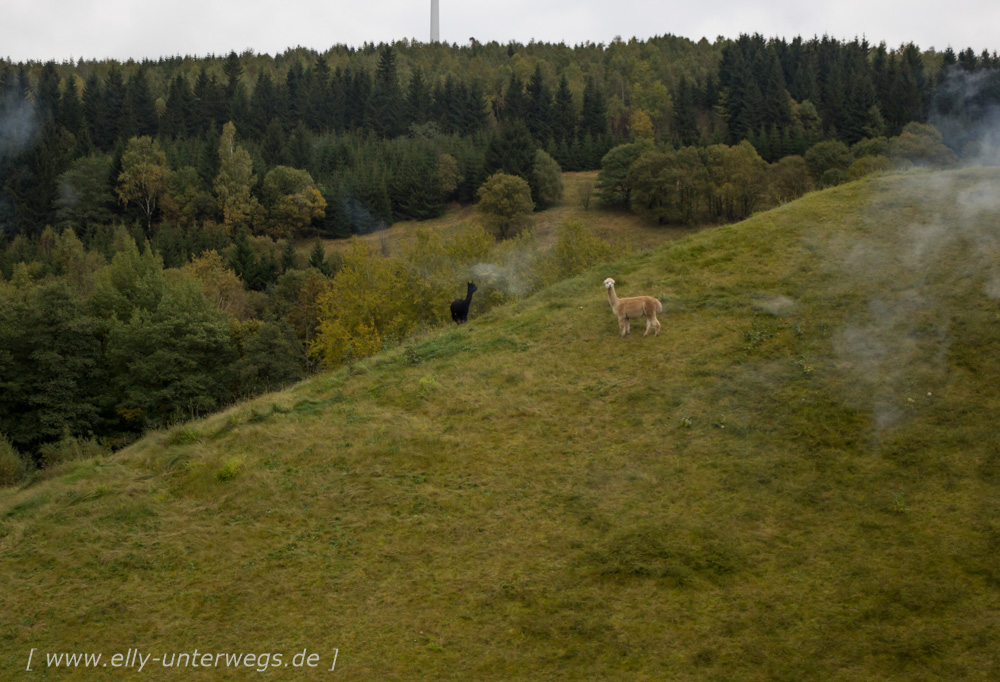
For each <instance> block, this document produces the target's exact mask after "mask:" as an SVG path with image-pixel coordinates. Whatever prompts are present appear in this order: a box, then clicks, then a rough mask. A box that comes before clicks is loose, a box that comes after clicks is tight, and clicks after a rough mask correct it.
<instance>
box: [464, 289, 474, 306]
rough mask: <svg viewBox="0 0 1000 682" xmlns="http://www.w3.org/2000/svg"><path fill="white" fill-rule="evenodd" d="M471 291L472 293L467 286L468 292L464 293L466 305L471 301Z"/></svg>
mask: <svg viewBox="0 0 1000 682" xmlns="http://www.w3.org/2000/svg"><path fill="white" fill-rule="evenodd" d="M472 293H473V292H472V287H469V293H467V294H466V295H465V303H466V305H468V304H469V303H472Z"/></svg>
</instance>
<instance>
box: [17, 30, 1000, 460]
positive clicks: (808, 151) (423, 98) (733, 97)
mask: <svg viewBox="0 0 1000 682" xmlns="http://www.w3.org/2000/svg"><path fill="white" fill-rule="evenodd" d="M998 104H1000V58H998V56H997V55H996V54H992V55H991V54H989V53H986V52H984V53H981V54H980V53H977V52H975V51H974V50H973V49H971V48H967V49H963V50H962V51H959V52H955V51H954V50H952V49H951V48H949V49H947V50H945V51H943V52H934V51H921V50H920V48H918V47H917V46H915V45H912V44H908V45H903V46H900V47H898V48H888V47H887V46H885V45H884V44H882V45H878V46H873V45H870V44H868V43H866V42H864V41H862V40H857V39H856V40H852V41H850V42H844V41H838V40H834V39H831V38H829V37H822V38H813V39H809V40H806V39H802V38H795V39H793V40H791V41H788V40H784V39H765V38H763V37H762V36H760V35H752V36H751V35H742V36H740V37H739V38H737V39H735V40H723V39H719V40H717V41H716V42H714V43H710V42H708V41H707V40H704V39H703V40H701V41H699V42H693V41H690V40H687V39H684V38H679V37H673V36H663V37H658V38H653V39H650V40H647V41H638V40H630V41H621V40H616V41H614V42H612V43H611V44H607V45H604V44H583V45H576V46H573V47H570V46H567V45H565V44H545V43H530V44H527V45H524V44H518V43H510V44H505V45H501V44H498V43H496V42H492V43H479V42H476V41H474V40H472V41H470V42H469V43H468V44H465V45H462V46H458V45H448V44H425V43H416V42H412V43H411V42H409V41H401V42H397V43H394V44H392V45H373V44H365V45H364V46H362V47H360V48H352V47H346V46H335V47H333V48H331V49H329V50H327V51H326V52H323V53H317V52H315V51H312V50H306V49H303V48H298V49H291V50H288V51H286V52H284V53H283V54H280V55H277V56H269V55H259V54H254V53H252V52H245V53H244V54H236V53H235V52H233V53H230V54H229V55H227V56H207V57H164V58H161V59H159V60H156V61H148V60H147V61H142V62H133V61H129V62H126V63H118V62H114V61H82V60H81V61H79V62H69V63H58V64H57V63H54V62H48V63H34V62H32V63H11V62H9V61H0V275H2V280H0V434H2V438H0V446H2V447H6V448H8V449H10V450H11V451H15V450H16V451H17V452H19V453H23V454H26V455H27V456H29V457H30V459H31V460H32V462H33V464H36V465H37V464H41V465H44V464H45V463H46V462H47V461H56V460H58V458H59V457H60V456H62V455H59V454H58V452H59V451H58V450H55V449H53V448H52V444H54V443H63V444H64V445H65V444H66V443H70V444H73V446H74V447H87V446H88V445H87V444H88V443H89V444H93V443H96V442H98V441H100V442H101V443H104V444H111V445H116V444H122V443H125V442H128V441H129V439H131V438H133V437H135V435H136V434H139V433H141V432H142V431H143V430H145V429H148V428H156V427H160V426H163V425H166V424H168V423H170V422H172V421H176V420H178V419H182V418H185V417H188V416H192V415H197V414H202V413H205V412H208V411H211V410H214V409H218V408H219V407H221V406H224V405H226V404H227V403H230V402H232V401H233V400H236V399H238V398H241V397H245V396H249V395H253V394H255V393H259V392H261V391H265V390H269V389H272V388H276V387H280V386H282V385H285V384H287V383H289V382H291V381H295V380H297V379H299V378H301V377H302V376H304V375H305V373H306V372H307V371H309V369H310V368H311V367H312V363H313V362H314V360H315V359H316V357H317V356H316V353H313V354H312V355H310V351H314V350H315V349H314V348H313V347H312V346H311V344H313V342H314V340H315V338H316V336H317V335H318V334H320V333H322V331H321V330H322V328H323V325H324V319H323V309H324V300H325V299H324V296H325V295H326V296H327V298H329V291H330V287H331V286H333V284H332V282H333V279H334V278H335V275H336V274H337V272H338V271H340V269H342V268H344V267H347V266H352V265H353V266H355V267H356V266H357V263H358V260H359V259H364V258H365V257H367V256H365V255H364V254H361V253H360V252H358V251H357V250H355V251H353V252H351V254H352V255H350V256H348V257H346V259H345V260H346V261H347V262H346V263H345V262H340V261H337V259H335V258H331V257H327V256H326V255H325V254H324V252H323V250H322V248H319V247H318V248H317V249H314V250H313V252H312V254H311V256H310V258H309V261H308V263H307V262H304V259H302V258H300V257H299V255H298V254H297V253H296V249H295V248H294V247H295V245H301V243H302V241H303V240H310V239H317V240H318V239H335V238H343V237H349V236H351V235H355V234H365V233H369V232H372V231H374V230H378V229H380V228H382V227H385V226H387V225H390V224H392V223H393V222H396V221H400V220H422V219H428V218H433V217H436V216H439V215H441V214H442V213H443V212H444V210H445V207H446V206H447V205H449V204H453V203H455V202H457V203H459V204H464V205H467V204H472V203H474V202H475V201H476V200H477V197H478V195H477V192H478V191H479V189H480V187H481V186H482V185H483V183H484V181H485V180H486V179H487V178H489V177H490V176H491V175H493V174H494V173H497V172H504V173H507V174H510V175H516V176H521V177H522V178H523V179H524V180H525V181H527V183H528V185H529V186H530V189H531V194H532V200H533V202H534V205H535V206H536V208H543V207H544V206H545V205H546V203H547V201H549V198H548V192H547V190H546V187H548V186H550V185H551V181H550V178H548V177H547V176H549V175H551V173H552V169H554V168H555V169H556V172H558V169H561V170H563V171H577V170H600V176H599V178H598V182H597V191H598V193H599V196H600V199H601V201H602V204H603V205H604V206H606V207H609V208H615V207H618V208H621V209H624V210H632V211H635V212H636V213H638V214H640V215H642V216H644V217H646V218H648V219H649V220H651V221H653V222H654V223H659V224H709V223H718V222H727V221H732V220H738V219H742V218H744V217H746V216H747V215H749V214H750V213H751V212H753V211H754V210H757V209H759V208H762V207H765V206H768V205H773V204H775V203H780V202H782V201H787V200H790V199H793V198H795V197H797V196H799V195H801V194H802V193H804V192H806V191H809V190H810V189H813V188H815V187H823V186H829V185H834V184H838V183H840V182H843V181H845V180H848V179H853V178H855V177H860V176H861V175H864V174H866V173H869V172H873V171H878V170H883V169H886V168H889V167H898V166H900V165H906V164H927V165H947V164H949V163H954V162H955V161H956V160H957V159H960V158H975V157H977V156H978V155H979V154H981V153H982V149H981V148H980V146H979V142H980V141H979V139H978V138H977V137H976V136H975V135H974V134H973V132H972V131H974V130H975V128H976V124H978V123H980V122H983V121H986V120H988V119H989V117H990V115H991V112H992V111H993V110H994V108H995V107H996V106H997V105H998ZM470 245H471V246H470ZM438 246H440V245H438ZM466 246H468V248H467V249H466V251H465V255H464V256H463V257H464V258H465V259H466V262H468V261H470V259H472V258H473V256H475V255H477V254H479V255H482V254H483V253H485V251H484V249H486V246H485V245H483V244H480V243H479V242H477V241H476V240H475V239H470V242H469V244H467V245H466ZM441 248H443V247H441ZM369 255H370V254H369ZM452 255H454V254H452ZM351 259H354V260H353V261H352V260H351ZM411 260H412V259H411ZM380 267H385V268H386V270H385V272H386V278H387V279H388V280H392V281H393V282H395V283H396V284H397V285H398V286H400V287H401V290H413V289H415V288H419V287H417V286H416V285H415V284H414V283H413V282H411V281H408V280H407V277H411V276H413V275H412V273H410V274H407V273H408V272H409V271H407V270H406V267H405V264H403V265H400V266H399V267H398V268H395V269H393V267H389V266H386V265H384V264H382V265H381V266H380ZM393 278H395V279H393ZM442 309H443V307H442ZM435 310H436V309H435ZM437 314H438V313H436V312H434V313H432V312H427V313H426V315H428V316H432V317H433V315H437ZM326 323H327V327H330V326H331V325H333V326H336V325H335V324H334V323H332V322H330V321H329V319H327V320H326ZM365 324H368V325H369V331H370V332H371V334H372V335H373V336H371V338H372V339H374V340H373V341H372V343H371V344H368V345H367V346H366V348H369V350H370V349H377V348H378V347H381V346H383V345H385V344H387V343H390V342H392V340H393V338H395V337H394V336H393V334H395V333H396V332H395V331H393V332H390V331H386V330H385V329H382V328H381V327H379V324H380V322H379V321H378V320H376V319H374V318H372V319H371V320H368V321H367V322H365ZM400 333H402V332H400ZM345 348H346V350H344V351H343V352H342V353H341V354H340V355H339V356H338V357H340V358H347V357H351V353H354V354H355V355H357V354H360V353H361V352H362V351H361V350H360V345H359V344H355V346H354V347H351V346H350V344H348V345H347V346H345ZM310 358H312V359H310ZM319 359H320V360H329V358H324V357H319ZM2 447H0V449H2ZM47 448H48V449H47Z"/></svg>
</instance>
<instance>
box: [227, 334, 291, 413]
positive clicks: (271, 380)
mask: <svg viewBox="0 0 1000 682" xmlns="http://www.w3.org/2000/svg"><path fill="white" fill-rule="evenodd" d="M239 355H240V357H239V359H238V360H237V361H236V363H235V365H234V370H235V372H236V380H237V383H238V385H239V391H240V393H243V394H251V395H253V394H257V393H263V392H265V391H273V390H276V389H279V388H281V387H283V386H287V385H288V384H290V383H293V382H296V381H298V380H299V379H302V378H303V377H305V367H306V354H305V349H304V348H303V346H302V342H301V341H299V339H298V337H296V336H295V332H294V331H292V329H291V327H289V326H288V325H287V324H285V323H280V322H263V323H261V325H260V327H259V328H258V329H257V331H256V333H254V334H252V335H251V336H250V337H249V338H247V339H245V340H244V341H243V344H242V347H241V348H240V353H239Z"/></svg>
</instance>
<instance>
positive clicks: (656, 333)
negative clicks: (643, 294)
mask: <svg viewBox="0 0 1000 682" xmlns="http://www.w3.org/2000/svg"><path fill="white" fill-rule="evenodd" d="M659 335H660V321H659V320H658V319H656V315H653V336H659Z"/></svg>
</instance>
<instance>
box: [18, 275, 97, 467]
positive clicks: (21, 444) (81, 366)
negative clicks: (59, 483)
mask: <svg viewBox="0 0 1000 682" xmlns="http://www.w3.org/2000/svg"><path fill="white" fill-rule="evenodd" d="M103 336H104V325H103V324H102V323H101V321H100V320H98V319H97V318H95V317H92V316H91V315H89V314H88V313H87V312H86V309H85V307H84V306H82V305H81V301H80V300H79V298H78V297H77V296H76V295H75V294H74V293H73V291H72V290H71V289H70V286H69V284H68V283H67V282H53V283H49V284H44V285H40V286H37V287H30V288H29V289H27V290H22V291H19V292H16V293H15V294H14V295H13V296H12V297H9V298H0V432H2V433H4V434H6V436H7V437H8V438H9V439H10V441H11V442H12V443H13V444H14V446H15V447H16V448H17V449H18V450H20V451H22V452H26V453H28V452H34V451H35V450H36V449H37V448H38V446H39V445H41V444H42V443H44V442H46V441H50V440H57V439H58V438H60V437H62V435H63V434H64V433H70V434H86V433H89V432H91V431H94V430H97V429H98V428H99V424H100V422H101V419H102V416H103V412H104V406H105V403H106V399H107V397H106V395H105V394H104V389H105V382H106V380H107V368H106V366H105V362H104V358H103V354H102V339H103Z"/></svg>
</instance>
